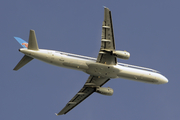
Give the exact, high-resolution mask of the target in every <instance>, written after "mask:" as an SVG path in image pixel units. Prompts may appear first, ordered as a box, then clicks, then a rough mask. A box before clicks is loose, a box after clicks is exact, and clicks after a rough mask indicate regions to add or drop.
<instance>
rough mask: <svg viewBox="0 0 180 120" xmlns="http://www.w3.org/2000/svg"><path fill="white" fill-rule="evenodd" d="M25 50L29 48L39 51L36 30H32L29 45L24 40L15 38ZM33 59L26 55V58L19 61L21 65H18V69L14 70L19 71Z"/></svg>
mask: <svg viewBox="0 0 180 120" xmlns="http://www.w3.org/2000/svg"><path fill="white" fill-rule="evenodd" d="M14 38H15V39H16V40H17V41H18V42H19V43H20V44H21V45H22V47H24V48H28V49H30V50H39V48H38V44H37V39H36V34H35V31H34V30H30V34H29V42H28V43H27V42H26V41H24V40H23V39H21V38H19V37H14ZM32 59H33V58H32V57H29V56H27V55H24V57H23V58H22V59H21V60H20V61H19V63H18V64H17V65H16V67H15V68H14V69H13V70H19V69H20V68H21V67H23V66H24V65H26V64H27V63H28V62H30V61H31V60H32Z"/></svg>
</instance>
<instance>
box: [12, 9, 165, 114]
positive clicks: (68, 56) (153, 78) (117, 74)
mask: <svg viewBox="0 0 180 120" xmlns="http://www.w3.org/2000/svg"><path fill="white" fill-rule="evenodd" d="M14 38H15V39H16V40H17V41H18V42H19V43H20V44H21V45H22V47H23V48H20V49H19V51H20V52H21V53H24V54H25V55H24V57H23V58H22V59H21V60H20V61H19V63H18V64H17V65H16V66H15V68H14V69H13V70H16V71H17V70H19V69H20V68H21V67H23V66H24V65H26V64H27V63H28V62H30V61H31V60H33V59H34V58H35V59H38V60H40V61H43V62H46V63H49V64H52V65H55V66H59V67H65V68H70V69H75V70H80V71H83V72H85V73H87V74H89V78H88V79H87V81H86V82H85V84H84V86H83V87H82V88H81V89H80V91H79V92H78V93H77V94H76V95H75V96H74V97H73V98H72V99H71V100H70V101H69V102H68V103H67V104H66V105H65V107H64V108H63V109H62V110H61V111H60V112H59V113H57V114H56V115H63V114H66V113H68V112H69V111H70V110H72V109H73V108H74V107H76V106H77V105H78V104H79V103H81V102H82V101H83V100H85V99H86V98H87V97H89V96H90V95H91V94H93V93H94V92H97V93H100V94H102V95H107V96H111V95H113V89H112V88H109V87H107V88H106V87H102V86H103V85H104V84H105V83H107V82H108V81H109V80H110V79H113V78H124V79H129V80H134V81H139V82H145V83H151V84H165V83H168V79H167V78H166V77H165V76H163V75H161V74H160V73H159V72H158V71H157V70H154V69H150V68H145V67H140V66H135V65H129V64H124V63H118V62H117V58H120V59H129V58H130V53H129V52H127V51H120V50H116V49H115V41H114V33H113V24H112V17H111V11H110V10H109V8H107V7H104V21H103V24H102V35H101V47H100V50H99V54H98V57H97V58H92V57H87V56H82V55H77V54H72V53H66V52H61V51H55V50H47V49H39V47H38V43H37V39H36V35H35V31H34V30H30V34H29V41H28V43H27V42H26V41H24V40H23V39H21V38H19V37H14Z"/></svg>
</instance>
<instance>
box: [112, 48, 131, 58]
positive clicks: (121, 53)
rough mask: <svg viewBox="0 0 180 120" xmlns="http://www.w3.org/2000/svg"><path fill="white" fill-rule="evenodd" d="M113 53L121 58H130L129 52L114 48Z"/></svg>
mask: <svg viewBox="0 0 180 120" xmlns="http://www.w3.org/2000/svg"><path fill="white" fill-rule="evenodd" d="M113 55H115V56H116V57H118V58H121V59H129V58H130V53H129V52H127V51H120V50H115V51H113Z"/></svg>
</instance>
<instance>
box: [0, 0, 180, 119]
mask: <svg viewBox="0 0 180 120" xmlns="http://www.w3.org/2000/svg"><path fill="white" fill-rule="evenodd" d="M179 5H180V1H179V0H171V1H170V0H151V1H145V0H136V1H134V0H111V1H109V0H98V1H97V0H91V1H83V0H78V1H73V0H67V1H65V0H54V1H43V0H31V1H29V0H28V1H27V0H16V1H13V0H6V1H5V0H4V1H1V4H0V42H1V43H0V53H1V64H0V66H1V75H0V119H1V120H12V119H20V120H22V119H25V120H32V119H41V120H49V119H51V120H59V119H61V120H72V119H78V120H84V119H86V120H92V119H93V120H99V119H103V120H109V119H112V118H113V119H114V120H120V119H123V120H145V119H146V120H160V119H161V120H170V119H171V120H177V119H179V118H180V114H179V110H180V104H179V101H180V96H179V91H180V87H179V84H180V76H179V67H180V66H179V61H180V55H179V51H180V48H179V44H180V42H179V41H180V34H179V32H180V23H179V21H180V17H179V13H180V7H179ZM102 6H107V7H109V9H110V10H111V11H112V18H113V27H114V36H115V42H116V49H118V50H127V51H128V52H130V53H131V57H130V59H129V60H118V61H119V62H123V63H128V64H133V65H138V66H143V67H149V68H153V69H156V70H158V71H160V72H161V74H163V75H165V76H166V77H167V78H168V79H169V83H168V84H164V85H152V84H145V83H140V82H134V81H130V80H124V79H112V80H111V81H109V82H108V83H107V84H105V85H104V86H105V87H111V88H113V89H114V94H113V96H111V97H109V96H103V95H100V94H98V93H94V94H93V95H91V96H90V97H89V98H87V99H86V100H85V101H83V102H82V103H81V104H79V105H78V106H77V107H76V108H74V109H73V110H72V111H70V112H69V113H68V114H66V115H63V116H56V115H55V114H54V113H57V112H59V111H60V110H61V109H62V108H63V107H64V106H65V105H66V103H67V102H68V101H69V100H70V99H71V98H72V97H73V96H74V95H75V94H76V93H77V92H78V91H79V90H80V88H82V86H83V84H84V83H85V81H86V80H87V78H88V75H87V74H85V73H83V72H80V71H75V70H71V69H66V68H60V67H56V66H52V65H49V64H46V63H43V62H41V61H38V60H33V61H32V62H30V63H28V64H27V65H26V66H24V67H23V68H22V69H20V70H19V71H13V70H12V69H13V68H14V67H15V65H16V64H17V63H18V62H19V60H20V59H21V58H22V56H23V54H22V53H19V52H18V49H19V48H20V47H21V46H20V45H19V43H17V42H16V40H15V39H14V38H13V37H14V36H16V37H21V38H22V39H24V40H26V41H28V38H29V30H30V29H34V30H35V32H36V37H37V40H38V45H39V48H45V49H53V50H59V51H64V52H70V53H75V54H80V55H85V56H91V57H97V55H98V51H99V49H100V39H101V26H102V21H103V15H104V9H103V7H102Z"/></svg>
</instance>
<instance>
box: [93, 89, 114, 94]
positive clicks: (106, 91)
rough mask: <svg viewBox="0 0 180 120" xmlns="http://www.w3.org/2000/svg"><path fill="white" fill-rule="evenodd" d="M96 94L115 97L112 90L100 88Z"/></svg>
mask: <svg viewBox="0 0 180 120" xmlns="http://www.w3.org/2000/svg"><path fill="white" fill-rule="evenodd" d="M96 92H97V93H100V94H102V95H108V96H111V95H113V92H114V91H113V89H112V88H105V87H98V88H96Z"/></svg>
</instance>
